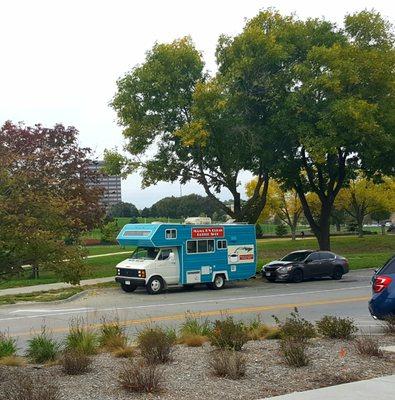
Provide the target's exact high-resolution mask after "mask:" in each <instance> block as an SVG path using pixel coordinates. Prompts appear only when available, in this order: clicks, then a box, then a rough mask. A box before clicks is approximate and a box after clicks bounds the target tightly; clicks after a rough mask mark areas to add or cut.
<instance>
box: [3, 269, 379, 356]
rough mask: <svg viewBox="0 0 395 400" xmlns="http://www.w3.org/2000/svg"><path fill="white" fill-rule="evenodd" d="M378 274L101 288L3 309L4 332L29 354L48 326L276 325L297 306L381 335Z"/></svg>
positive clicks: (59, 329) (312, 316)
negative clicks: (374, 286)
mask: <svg viewBox="0 0 395 400" xmlns="http://www.w3.org/2000/svg"><path fill="white" fill-rule="evenodd" d="M372 274H373V270H357V271H351V272H350V273H349V274H347V275H345V276H344V277H343V279H342V280H340V281H333V280H331V279H321V280H312V281H308V282H303V283H299V284H293V283H269V282H266V281H265V280H263V279H262V278H260V277H258V278H257V279H255V280H250V281H243V282H237V283H233V284H228V286H227V287H226V288H225V289H223V290H220V291H213V290H208V289H206V288H205V287H201V288H195V289H192V290H185V289H181V288H175V289H171V290H169V291H167V292H166V293H164V294H161V295H156V296H152V295H148V294H147V293H146V292H145V290H144V289H139V290H137V291H136V292H135V293H124V292H123V291H122V290H121V289H100V290H97V291H95V292H89V293H88V294H86V295H84V296H83V297H80V298H78V299H75V300H73V301H68V302H64V303H61V304H51V303H41V304H37V303H36V304H15V305H7V306H2V307H0V331H4V330H9V333H10V334H11V335H12V336H15V337H18V346H19V348H20V349H21V350H23V349H24V347H25V344H26V341H27V340H28V339H29V337H31V336H32V334H34V332H37V331H39V330H40V328H41V326H43V325H45V326H46V327H47V328H49V329H50V330H52V332H53V334H54V336H56V337H58V338H60V337H62V336H64V335H65V334H66V333H67V330H68V325H69V323H70V321H71V320H72V319H73V318H84V320H85V321H86V322H88V323H91V324H94V325H98V324H100V321H101V319H102V318H103V317H107V318H113V317H114V316H118V318H119V319H120V320H121V321H122V322H124V323H125V325H126V326H127V329H128V331H129V333H130V334H133V333H135V332H136V330H138V329H141V327H143V326H145V325H147V324H149V323H151V322H154V323H159V324H161V325H166V326H172V327H177V326H178V325H179V324H180V323H181V322H182V320H183V319H184V316H185V313H186V312H187V311H190V312H196V313H200V314H201V315H202V316H203V317H207V318H209V319H214V318H218V317H219V316H220V315H221V314H223V313H227V314H230V315H234V317H235V318H240V319H243V320H248V319H252V318H254V317H256V316H257V315H259V316H260V318H261V320H262V321H263V322H266V323H268V324H270V325H273V323H274V321H273V318H272V315H273V314H275V315H277V316H279V317H283V316H285V315H286V314H287V313H289V312H290V311H291V310H292V309H293V307H295V306H296V307H298V309H299V311H300V313H301V314H302V315H303V316H304V317H305V318H307V319H309V320H311V321H314V320H317V319H319V318H320V317H322V316H323V315H337V316H343V317H344V316H347V317H351V318H353V319H354V320H355V322H356V323H357V325H358V326H359V327H360V329H361V330H364V331H370V332H372V333H374V332H379V328H380V323H378V322H376V321H374V320H373V319H372V318H371V316H370V314H369V312H368V308H367V301H368V300H369V298H370V292H371V289H370V278H371V276H372Z"/></svg>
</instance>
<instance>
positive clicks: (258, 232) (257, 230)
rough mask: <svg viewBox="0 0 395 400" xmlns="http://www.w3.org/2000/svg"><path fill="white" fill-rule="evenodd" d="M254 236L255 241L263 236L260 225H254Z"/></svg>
mask: <svg viewBox="0 0 395 400" xmlns="http://www.w3.org/2000/svg"><path fill="white" fill-rule="evenodd" d="M255 234H256V238H257V239H261V238H262V236H263V230H262V227H261V224H255Z"/></svg>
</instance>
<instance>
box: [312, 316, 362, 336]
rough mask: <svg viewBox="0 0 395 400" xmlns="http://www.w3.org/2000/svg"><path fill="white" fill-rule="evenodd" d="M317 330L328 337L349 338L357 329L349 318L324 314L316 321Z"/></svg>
mask: <svg viewBox="0 0 395 400" xmlns="http://www.w3.org/2000/svg"><path fill="white" fill-rule="evenodd" d="M317 330H318V332H319V333H320V334H321V335H322V336H324V337H327V338H330V339H351V338H352V337H353V335H354V334H355V333H356V332H357V331H358V328H357V327H356V326H355V323H354V321H353V320H352V319H351V318H340V317H334V316H331V315H325V316H324V317H322V318H321V319H320V320H319V321H317Z"/></svg>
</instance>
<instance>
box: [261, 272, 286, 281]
mask: <svg viewBox="0 0 395 400" xmlns="http://www.w3.org/2000/svg"><path fill="white" fill-rule="evenodd" d="M267 274H269V275H267ZM262 276H263V277H264V278H268V279H272V280H273V279H275V280H276V281H283V282H286V281H289V280H290V279H291V277H292V271H290V272H277V270H274V271H265V270H264V271H262Z"/></svg>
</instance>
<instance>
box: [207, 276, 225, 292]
mask: <svg viewBox="0 0 395 400" xmlns="http://www.w3.org/2000/svg"><path fill="white" fill-rule="evenodd" d="M224 286H225V277H224V276H223V275H215V278H214V281H213V282H210V283H209V284H208V287H209V288H210V289H215V290H219V289H222V288H223V287H224Z"/></svg>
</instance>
